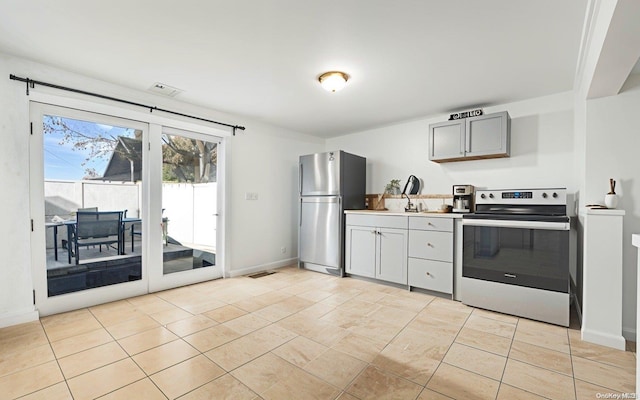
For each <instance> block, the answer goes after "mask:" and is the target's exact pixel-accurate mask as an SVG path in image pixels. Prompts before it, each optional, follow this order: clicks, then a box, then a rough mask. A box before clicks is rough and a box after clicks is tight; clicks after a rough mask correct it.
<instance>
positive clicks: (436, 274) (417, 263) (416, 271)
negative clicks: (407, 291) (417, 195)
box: [408, 217, 453, 294]
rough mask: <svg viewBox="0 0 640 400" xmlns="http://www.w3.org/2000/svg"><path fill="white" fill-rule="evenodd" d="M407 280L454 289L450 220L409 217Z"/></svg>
mask: <svg viewBox="0 0 640 400" xmlns="http://www.w3.org/2000/svg"><path fill="white" fill-rule="evenodd" d="M408 284H409V286H410V287H418V288H421V289H427V290H433V291H436V292H442V293H448V294H452V293H453V220H452V219H443V218H429V217H412V218H411V219H410V220H409V262H408Z"/></svg>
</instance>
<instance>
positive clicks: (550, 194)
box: [476, 188, 567, 205]
mask: <svg viewBox="0 0 640 400" xmlns="http://www.w3.org/2000/svg"><path fill="white" fill-rule="evenodd" d="M476 204H509V205H515V204H540V205H544V204H548V205H566V204H567V189H565V188H546V189H519V190H512V189H499V190H490V189H481V190H476Z"/></svg>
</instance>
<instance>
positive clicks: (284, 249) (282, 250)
mask: <svg viewBox="0 0 640 400" xmlns="http://www.w3.org/2000/svg"><path fill="white" fill-rule="evenodd" d="M286 252H287V248H286V247H284V246H282V247H280V253H282V254H284V253H286Z"/></svg>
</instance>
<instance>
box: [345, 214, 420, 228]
mask: <svg viewBox="0 0 640 400" xmlns="http://www.w3.org/2000/svg"><path fill="white" fill-rule="evenodd" d="M408 218H409V217H403V216H400V215H363V214H347V225H360V226H373V227H377V228H397V229H407V227H408V226H409V222H408V221H407V220H408Z"/></svg>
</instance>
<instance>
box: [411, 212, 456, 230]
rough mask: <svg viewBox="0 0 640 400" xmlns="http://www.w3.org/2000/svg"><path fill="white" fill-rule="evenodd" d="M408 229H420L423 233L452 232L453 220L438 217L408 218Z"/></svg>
mask: <svg viewBox="0 0 640 400" xmlns="http://www.w3.org/2000/svg"><path fill="white" fill-rule="evenodd" d="M409 229H420V230H423V231H442V232H453V218H438V217H418V216H415V217H410V218H409Z"/></svg>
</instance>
